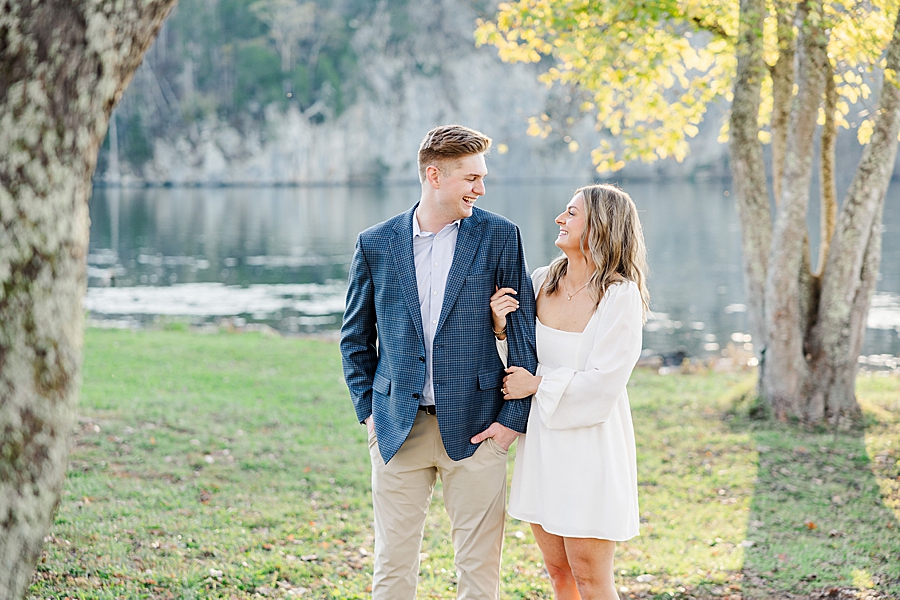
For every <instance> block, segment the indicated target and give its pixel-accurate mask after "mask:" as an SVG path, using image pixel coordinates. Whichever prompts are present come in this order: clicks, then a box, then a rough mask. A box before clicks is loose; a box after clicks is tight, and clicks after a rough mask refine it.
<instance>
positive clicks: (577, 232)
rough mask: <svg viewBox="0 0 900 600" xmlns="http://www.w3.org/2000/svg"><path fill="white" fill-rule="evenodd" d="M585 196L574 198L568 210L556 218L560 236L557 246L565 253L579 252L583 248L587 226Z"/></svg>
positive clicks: (579, 194) (568, 205)
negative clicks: (582, 235)
mask: <svg viewBox="0 0 900 600" xmlns="http://www.w3.org/2000/svg"><path fill="white" fill-rule="evenodd" d="M585 222H586V221H585V214H584V196H582V195H581V193H578V194H575V195H574V196H572V199H571V200H570V201H569V203H568V204H567V205H566V210H564V211H562V213H560V215H559V216H558V217H556V224H557V225H559V236H558V237H557V238H556V242H555V243H556V245H557V246H558V247H559V248H560V249H561V250H563V251H564V252H565V251H573V252H578V251H579V249H580V246H581V233H582V232H583V231H584V226H585Z"/></svg>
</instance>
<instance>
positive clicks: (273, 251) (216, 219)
mask: <svg viewBox="0 0 900 600" xmlns="http://www.w3.org/2000/svg"><path fill="white" fill-rule="evenodd" d="M578 185H579V182H562V183H547V184H528V185H513V184H498V183H494V184H492V183H491V182H488V188H487V190H488V191H487V195H486V196H484V197H483V198H481V199H479V201H478V206H480V207H482V208H484V209H487V210H491V211H494V212H497V213H500V214H502V215H505V216H506V217H508V218H510V219H512V220H513V221H515V222H516V223H517V224H518V225H519V227H520V228H521V230H522V235H523V238H524V242H525V252H526V256H527V259H528V263H529V267H530V268H535V267H537V266H541V265H545V264H547V263H548V262H549V261H550V260H551V259H552V258H553V257H554V256H556V254H557V249H556V247H555V246H554V245H553V241H554V240H555V239H556V235H557V232H558V227H557V226H556V224H555V223H554V218H555V217H556V215H557V214H558V213H559V212H560V211H561V210H562V208H563V207H564V206H565V204H566V202H568V200H569V199H570V198H571V196H572V192H573V191H574V190H575V189H576V188H577V187H578ZM623 187H624V188H625V190H626V191H628V192H629V193H630V194H631V196H632V197H633V198H634V200H635V202H636V204H637V205H638V208H639V209H640V211H641V220H642V222H643V226H644V234H645V236H646V241H647V248H648V252H649V262H650V277H649V287H650V292H651V295H652V309H653V318H651V320H650V321H648V323H647V325H646V326H645V329H644V331H645V334H644V348H645V351H646V352H647V353H652V352H657V353H667V352H674V351H677V350H679V349H680V350H683V351H685V352H686V353H687V354H689V355H692V356H710V355H716V354H719V353H720V352H721V351H722V350H723V349H724V348H725V347H726V345H727V344H728V343H729V342H731V343H732V344H736V345H737V346H738V347H743V346H744V345H745V344H750V343H751V340H750V337H749V335H748V333H747V319H746V314H745V312H744V310H745V308H744V288H743V277H742V274H741V267H740V233H739V228H738V218H737V213H736V211H735V207H734V201H733V198H732V197H730V196H729V193H730V183H729V182H709V183H690V182H670V183H660V182H632V183H624V182H623ZM418 196H419V187H418V186H417V185H410V186H392V187H383V188H376V187H312V188H294V187H279V188H249V187H248V188H148V189H112V188H106V189H103V188H98V189H96V190H95V192H94V194H93V197H92V198H91V201H90V213H91V241H90V255H89V257H88V286H89V289H88V294H87V298H86V300H85V307H86V309H87V310H88V311H89V314H90V318H91V319H92V321H93V323H94V324H97V325H101V326H122V327H130V326H140V325H141V324H144V323H147V322H152V321H156V320H159V319H172V320H185V321H188V322H191V323H193V324H197V325H200V324H203V323H212V322H218V321H221V320H223V319H230V322H231V323H232V324H237V325H238V326H240V325H242V324H253V323H264V324H266V325H269V326H271V327H274V328H275V329H278V330H280V331H282V332H285V333H305V332H328V331H335V330H337V329H338V328H339V327H340V320H341V314H342V311H343V306H344V293H345V291H346V277H347V270H348V267H349V263H350V258H351V255H352V253H353V247H354V243H355V240H356V236H357V234H358V233H359V232H360V231H362V230H363V229H365V228H367V227H369V226H370V225H373V224H375V223H378V222H380V221H383V220H385V219H387V218H389V217H391V216H393V215H395V214H397V213H399V212H402V211H404V210H406V209H407V208H408V207H409V206H410V205H412V204H413V203H414V202H415V201H416V200H417V199H418ZM811 218H815V215H814V214H813V215H811ZM898 234H900V185H898V184H896V183H895V184H894V185H893V186H892V187H891V190H890V191H889V196H888V199H887V204H886V207H885V217H884V237H883V252H884V256H883V259H882V273H881V278H880V280H879V282H878V293H877V295H876V297H875V300H874V303H873V307H872V310H871V311H870V312H871V314H870V318H869V330H868V333H867V336H866V342H865V346H864V351H863V353H864V354H865V355H866V356H867V357H869V358H868V359H866V360H869V359H871V362H873V363H877V362H879V361H881V362H882V363H884V362H887V363H888V365H891V364H893V365H896V361H895V360H894V359H893V358H891V357H896V356H900V235H898ZM815 237H816V236H815V235H813V238H815ZM812 243H813V246H815V245H816V244H817V240H816V239H813V240H812ZM747 347H748V348H749V346H747ZM891 361H894V362H893V363H892V362H891Z"/></svg>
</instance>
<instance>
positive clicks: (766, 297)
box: [476, 0, 900, 426]
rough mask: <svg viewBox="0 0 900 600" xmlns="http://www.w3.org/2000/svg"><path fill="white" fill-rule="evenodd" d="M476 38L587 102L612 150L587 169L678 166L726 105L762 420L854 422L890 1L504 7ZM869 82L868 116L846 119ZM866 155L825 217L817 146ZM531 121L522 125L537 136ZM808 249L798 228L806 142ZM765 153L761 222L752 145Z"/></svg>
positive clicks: (890, 108)
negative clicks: (709, 116) (812, 208)
mask: <svg viewBox="0 0 900 600" xmlns="http://www.w3.org/2000/svg"><path fill="white" fill-rule="evenodd" d="M476 38H477V39H478V41H479V42H480V43H490V44H493V45H495V46H496V47H498V48H499V50H500V56H501V58H503V59H504V60H507V61H511V62H513V61H530V62H537V61H542V60H545V61H548V62H549V63H551V64H552V66H550V67H549V68H548V69H547V70H546V72H545V73H544V74H543V75H542V78H543V79H544V81H546V82H547V83H548V84H553V83H556V84H562V85H570V86H574V87H577V88H580V89H582V90H583V91H585V92H586V93H587V94H589V95H590V96H591V100H590V101H588V102H586V103H585V104H584V105H583V106H582V109H583V110H585V111H589V112H593V113H595V114H596V119H597V127H598V129H600V130H603V131H606V132H608V133H609V134H611V136H612V137H613V139H614V140H615V143H611V142H607V141H604V142H602V143H601V146H600V147H599V148H596V149H595V150H594V151H593V154H592V156H593V159H594V162H595V164H596V165H597V167H598V171H600V172H607V171H613V170H617V169H620V168H622V166H624V164H625V162H626V161H629V160H635V159H640V160H644V161H647V162H652V161H653V160H657V159H659V158H666V157H668V156H674V157H675V158H676V159H677V160H681V159H683V158H684V156H685V155H686V154H687V152H688V150H689V145H688V139H689V138H691V137H693V136H694V135H696V134H697V131H698V129H697V125H698V124H699V123H700V122H701V121H702V119H703V117H704V115H705V113H706V110H707V108H708V107H709V105H710V104H711V103H712V102H715V101H719V100H720V99H722V98H724V99H726V100H728V101H730V102H731V111H730V118H729V119H728V121H727V122H725V124H724V126H723V131H722V133H723V138H724V137H727V138H728V139H729V142H730V151H731V165H732V174H733V180H734V188H735V192H736V194H735V196H736V201H737V207H738V213H739V215H740V221H741V230H742V245H743V267H744V275H745V282H746V288H747V299H748V301H747V304H748V312H749V321H750V328H751V334H752V337H753V340H754V342H755V344H754V348H755V350H756V352H757V355H758V359H759V367H760V372H759V383H758V392H759V397H760V399H761V400H762V401H763V402H764V406H766V407H768V408H770V409H771V411H772V412H773V414H774V415H775V416H777V417H778V418H780V419H797V420H800V421H803V422H807V423H829V424H832V425H838V426H841V425H846V424H849V423H851V422H853V421H854V420H856V419H857V418H858V417H859V414H860V409H859V406H858V404H857V402H856V398H855V381H856V373H857V369H858V367H857V364H858V363H857V359H858V357H859V353H860V350H861V347H862V341H863V336H864V334H865V328H866V316H867V312H868V307H869V302H870V300H871V297H872V294H873V293H874V290H875V283H876V279H877V274H878V268H879V264H880V261H881V218H882V209H883V206H884V198H885V195H886V192H887V187H888V184H889V182H890V178H891V175H892V171H893V166H894V159H895V155H896V150H897V139H898V132H900V87H898V86H900V81H898V77H897V73H898V71H900V20H898V7H897V3H896V2H894V1H891V0H870V1H868V2H857V1H855V0H804V1H802V2H796V1H792V0H739V1H738V0H703V1H700V0H662V1H660V2H641V1H639V0H611V1H610V2H590V1H588V0H578V1H575V2H572V1H570V0H518V1H516V2H508V3H504V4H502V5H501V6H500V10H499V12H498V14H497V15H496V17H495V18H494V19H493V20H490V21H482V22H480V23H479V27H478V30H477V32H476ZM872 86H875V87H877V86H880V88H881V91H880V96H879V98H878V102H877V106H876V107H874V108H873V109H869V108H867V107H865V106H863V107H862V110H859V106H857V107H855V108H856V109H857V111H858V112H857V114H856V116H855V117H851V118H850V119H849V120H848V115H850V112H851V107H852V106H853V105H855V104H857V102H858V101H859V100H860V99H863V100H865V99H868V98H869V96H870V95H871V94H872V89H871V87H872ZM857 117H858V118H859V119H860V121H861V122H860V124H859V126H858V129H857V135H858V138H859V141H860V142H861V143H864V144H867V146H866V148H865V150H864V153H863V157H862V160H861V161H860V163H859V165H858V167H857V169H856V173H855V176H854V178H853V182H852V184H851V185H850V188H849V190H848V191H847V193H846V196H845V197H844V199H843V202H842V204H841V209H840V213H838V211H837V191H836V189H835V180H834V177H835V166H836V156H835V138H836V135H837V130H838V128H839V127H845V128H850V127H855V126H856V123H855V122H854V121H855V120H856V118H857ZM552 122H553V121H552V118H551V116H549V115H543V116H542V117H540V118H539V117H535V118H534V119H533V120H532V125H531V128H530V130H531V133H534V134H541V135H546V134H547V132H548V129H549V128H551V127H552ZM817 136H818V138H819V142H820V143H819V147H820V157H819V159H820V160H819V162H820V185H819V189H820V202H821V205H822V210H821V215H822V217H821V234H820V235H821V244H820V246H821V248H820V252H819V259H818V265H817V268H816V270H813V267H812V259H811V257H810V249H809V235H808V232H807V229H806V217H807V211H808V206H809V201H810V189H811V185H810V184H811V180H812V174H813V162H814V156H813V154H814V152H815V147H816V143H815V142H816V138H817ZM768 142H771V144H772V172H771V177H772V184H773V188H774V198H773V200H774V205H775V207H776V208H775V212H774V214H773V213H772V210H771V208H770V205H771V204H772V202H770V195H769V192H768V187H767V173H766V166H765V163H764V160H763V148H762V144H763V143H768Z"/></svg>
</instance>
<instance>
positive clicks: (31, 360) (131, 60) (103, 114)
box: [0, 0, 175, 598]
mask: <svg viewBox="0 0 900 600" xmlns="http://www.w3.org/2000/svg"><path fill="white" fill-rule="evenodd" d="M174 3H175V0H0V148H2V149H3V150H2V154H0V598H21V597H22V596H23V595H24V593H25V590H26V589H27V587H28V585H29V583H30V581H31V577H32V572H33V569H34V565H35V561H36V560H37V558H38V556H39V553H40V549H41V543H42V540H43V538H44V536H45V535H46V534H47V532H48V531H49V529H50V525H51V523H52V520H53V514H54V512H55V510H56V506H57V504H58V502H59V498H60V492H61V489H62V484H63V481H64V478H65V472H66V463H67V454H68V442H69V438H70V434H71V432H72V428H73V425H74V415H75V403H76V400H77V397H78V382H79V372H80V367H81V347H82V337H83V332H82V328H83V316H82V307H81V302H82V297H83V295H84V291H85V268H86V267H85V264H86V261H85V259H86V254H87V245H88V209H87V205H88V196H89V195H90V191H91V175H92V174H93V172H94V166H95V164H96V160H97V150H98V148H99V147H100V144H101V142H102V141H103V137H104V135H105V134H106V129H107V124H108V122H109V116H110V113H111V112H112V110H113V107H114V106H115V105H116V102H118V100H119V98H120V97H121V95H122V92H123V90H124V89H125V86H126V85H127V84H128V82H129V81H130V79H131V77H132V75H133V73H134V71H135V69H136V68H137V67H138V65H139V64H140V62H141V58H142V57H143V55H144V52H146V50H147V48H148V47H149V46H150V44H151V42H152V41H153V39H154V37H155V35H156V33H157V31H158V29H159V27H160V25H161V24H162V21H163V19H164V18H165V16H166V14H167V13H168V12H169V10H170V9H171V7H172V5H173V4H174Z"/></svg>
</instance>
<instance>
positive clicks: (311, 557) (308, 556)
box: [300, 554, 319, 562]
mask: <svg viewBox="0 0 900 600" xmlns="http://www.w3.org/2000/svg"><path fill="white" fill-rule="evenodd" d="M300 560H303V561H306V562H313V561H315V560H319V555H318V554H304V555H303V556H301V557H300Z"/></svg>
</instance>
